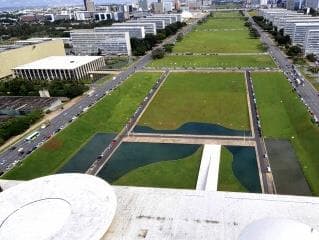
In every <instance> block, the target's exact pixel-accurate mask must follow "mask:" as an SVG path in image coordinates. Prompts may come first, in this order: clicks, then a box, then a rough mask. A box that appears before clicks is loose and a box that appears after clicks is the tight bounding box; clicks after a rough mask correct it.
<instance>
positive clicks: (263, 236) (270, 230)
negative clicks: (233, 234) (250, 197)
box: [239, 218, 319, 240]
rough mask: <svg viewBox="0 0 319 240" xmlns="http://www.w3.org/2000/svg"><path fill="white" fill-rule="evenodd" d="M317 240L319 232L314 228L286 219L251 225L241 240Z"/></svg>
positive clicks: (261, 221) (273, 219) (269, 220)
mask: <svg viewBox="0 0 319 240" xmlns="http://www.w3.org/2000/svg"><path fill="white" fill-rule="evenodd" d="M269 239H271V240H283V239H289V240H299V239H303V240H315V239H319V232H318V231H317V230H315V229H314V228H312V227H310V226H308V225H306V224H304V223H301V222H298V221H295V220H291V219H285V218H263V219H260V220H257V221H254V222H253V223H251V224H249V225H248V226H247V227H246V228H245V229H244V230H243V231H242V233H241V234H240V237H239V240H269Z"/></svg>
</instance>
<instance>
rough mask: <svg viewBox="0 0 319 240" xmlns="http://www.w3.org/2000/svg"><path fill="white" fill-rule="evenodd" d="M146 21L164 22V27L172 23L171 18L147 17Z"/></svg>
mask: <svg viewBox="0 0 319 240" xmlns="http://www.w3.org/2000/svg"><path fill="white" fill-rule="evenodd" d="M146 19H152V20H164V21H165V26H167V25H170V24H172V23H173V21H172V18H171V17H157V16H147V17H146Z"/></svg>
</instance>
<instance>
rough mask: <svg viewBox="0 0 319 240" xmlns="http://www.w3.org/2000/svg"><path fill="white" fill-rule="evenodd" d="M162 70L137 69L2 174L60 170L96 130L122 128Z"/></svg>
mask: <svg viewBox="0 0 319 240" xmlns="http://www.w3.org/2000/svg"><path fill="white" fill-rule="evenodd" d="M159 76H160V73H136V74H135V75H133V76H132V77H130V78H129V79H128V80H127V81H126V82H125V83H124V84H123V85H122V86H120V87H119V88H118V89H116V90H115V91H113V92H112V94H111V95H110V96H107V97H105V98H104V99H102V100H101V101H100V102H98V103H97V104H96V105H95V106H94V107H92V108H91V109H90V110H89V111H88V112H87V113H86V114H84V115H82V116H80V117H79V119H77V120H76V121H75V122H74V123H72V124H71V125H70V126H68V127H67V128H66V129H64V130H63V131H62V132H60V133H59V134H57V135H56V136H55V137H53V138H52V139H51V140H50V141H48V142H47V143H46V144H44V145H43V146H42V147H41V148H39V149H38V150H36V151H35V152H34V153H33V154H32V155H30V156H29V157H27V159H25V160H24V161H23V163H22V164H21V165H20V166H17V167H15V168H14V169H13V170H11V171H9V172H8V173H7V174H5V175H4V176H3V178H6V179H20V180H27V179H32V178H36V177H40V176H44V175H48V174H52V173H55V172H56V171H58V170H59V169H60V168H61V167H62V166H63V165H64V164H65V163H66V162H67V161H68V160H69V159H70V157H71V156H72V155H74V154H75V153H76V152H77V151H78V150H79V149H80V148H81V146H83V144H85V143H86V142H87V141H88V140H89V139H90V138H91V137H92V136H93V135H94V134H95V133H97V132H108V133H112V132H119V131H120V130H121V129H122V127H123V126H124V124H125V123H126V122H127V121H128V119H129V118H130V116H131V115H132V114H133V113H134V111H135V110H136V108H137V107H138V105H139V104H140V102H141V101H142V100H143V98H144V97H145V95H146V94H147V92H148V91H149V89H150V88H151V86H152V85H153V84H154V82H155V81H156V80H157V79H158V78H159Z"/></svg>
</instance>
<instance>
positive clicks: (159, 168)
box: [112, 147, 203, 189]
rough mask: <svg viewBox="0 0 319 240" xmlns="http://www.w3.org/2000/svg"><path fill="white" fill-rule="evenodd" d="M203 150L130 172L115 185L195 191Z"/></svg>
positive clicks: (115, 182)
mask: <svg viewBox="0 0 319 240" xmlns="http://www.w3.org/2000/svg"><path fill="white" fill-rule="evenodd" d="M202 150H203V148H202V147H200V148H199V149H198V150H197V151H196V152H195V153H194V154H192V155H190V156H188V157H186V158H182V159H177V160H170V161H162V162H157V163H152V164H149V165H146V166H144V167H140V168H137V169H135V170H132V171H130V172H129V173H127V174H126V175H124V176H122V177H120V178H119V179H118V180H116V181H114V182H113V183H112V184H114V185H125V186H144V187H168V188H172V187H173V188H188V189H195V188H196V182H197V176H198V171H199V166H200V161H201V156H202Z"/></svg>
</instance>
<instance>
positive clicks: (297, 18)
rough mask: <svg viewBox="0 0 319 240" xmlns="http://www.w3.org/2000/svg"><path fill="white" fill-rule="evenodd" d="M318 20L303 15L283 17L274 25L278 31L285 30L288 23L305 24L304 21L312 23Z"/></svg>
mask: <svg viewBox="0 0 319 240" xmlns="http://www.w3.org/2000/svg"><path fill="white" fill-rule="evenodd" d="M316 19H319V18H316V17H310V16H308V15H303V16H295V17H288V16H287V17H284V18H280V19H279V21H278V24H277V25H276V26H277V28H278V29H285V28H287V26H286V25H287V24H288V23H292V22H294V23H296V22H299V21H300V22H306V21H313V20H316Z"/></svg>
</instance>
